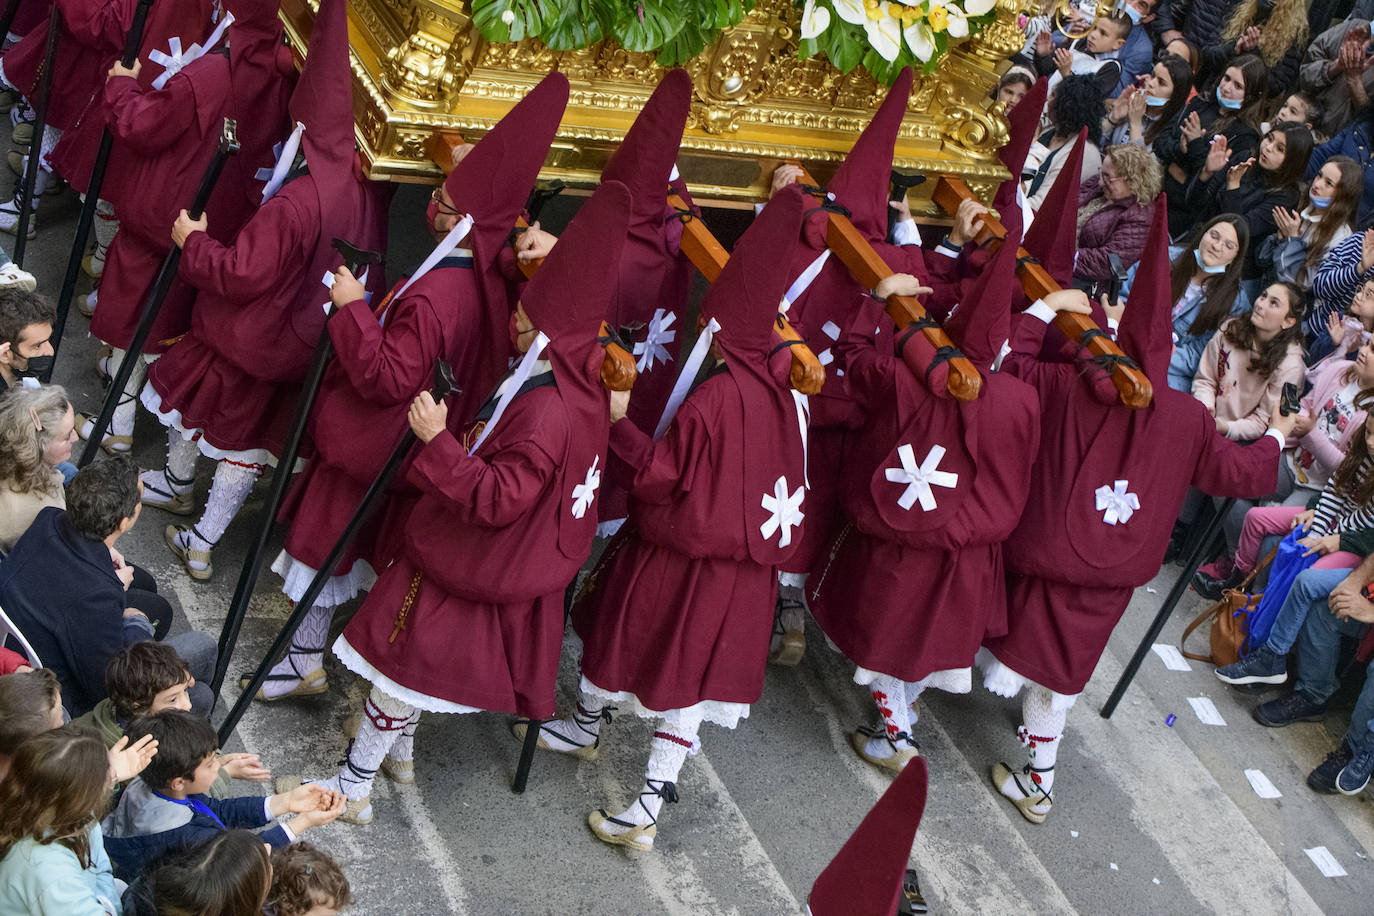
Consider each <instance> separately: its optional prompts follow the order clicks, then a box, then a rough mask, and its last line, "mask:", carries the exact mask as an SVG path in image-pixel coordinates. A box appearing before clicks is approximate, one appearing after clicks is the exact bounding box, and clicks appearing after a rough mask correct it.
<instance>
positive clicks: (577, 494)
mask: <svg viewBox="0 0 1374 916" xmlns="http://www.w3.org/2000/svg"><path fill="white" fill-rule="evenodd" d="M600 461H601V456H600V455H597V456H596V457H595V458H593V459H592V466H591V467H589V468H587V476H586V478H585V479H584V480H583V481H582V482H581V483H579V484H578V485H577V486H575V487H573V491H572V500H573V504H572V514H573V518H581V517H582V516H584V515H586V514H587V507H588V506H590V505H591V504H592V500H594V499H596V488H597V487H599V486H601V471H599V470H598V469H597V467H596V466H597V464H599V463H600Z"/></svg>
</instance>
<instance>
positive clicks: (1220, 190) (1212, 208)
mask: <svg viewBox="0 0 1374 916" xmlns="http://www.w3.org/2000/svg"><path fill="white" fill-rule="evenodd" d="M1311 155H1312V132H1311V131H1310V130H1308V129H1307V128H1306V127H1303V126H1302V125H1300V124H1275V125H1274V126H1273V127H1272V128H1270V129H1269V132H1268V133H1266V134H1265V135H1264V139H1263V140H1261V141H1260V145H1259V149H1258V150H1257V151H1256V154H1255V155H1254V156H1252V157H1250V158H1248V159H1241V160H1239V161H1237V160H1236V158H1235V157H1234V155H1233V154H1232V152H1231V150H1230V149H1229V148H1228V146H1227V142H1226V138H1225V137H1224V136H1223V137H1219V138H1217V139H1215V140H1213V141H1212V148H1211V149H1210V150H1209V151H1208V153H1207V160H1206V163H1205V164H1204V165H1203V168H1202V171H1201V172H1199V173H1198V174H1197V176H1196V177H1195V178H1194V179H1193V182H1192V184H1190V185H1189V186H1188V194H1187V197H1186V198H1185V203H1186V205H1187V206H1188V209H1189V210H1191V211H1192V212H1193V213H1194V214H1196V216H1202V217H1206V216H1210V215H1212V214H1214V213H1239V214H1242V215H1243V216H1244V217H1245V221H1246V224H1247V226H1248V228H1249V229H1250V247H1249V250H1248V251H1247V252H1246V257H1245V264H1244V267H1243V269H1242V271H1241V279H1242V282H1245V283H1246V284H1247V285H1246V292H1247V294H1251V295H1253V294H1254V293H1255V292H1256V291H1257V290H1258V287H1259V286H1260V279H1261V277H1262V276H1263V273H1264V271H1263V270H1262V269H1261V267H1260V264H1259V262H1258V260H1257V258H1256V253H1257V252H1258V249H1259V247H1260V246H1261V245H1263V244H1264V242H1265V240H1266V239H1268V238H1269V236H1271V235H1273V234H1274V232H1275V230H1276V228H1277V224H1276V222H1275V217H1274V210H1275V208H1278V207H1283V208H1291V207H1293V206H1294V205H1295V204H1296V203H1297V202H1298V201H1299V200H1300V199H1301V197H1302V193H1303V188H1302V183H1303V178H1302V176H1303V172H1304V171H1305V170H1306V168H1307V160H1308V157H1310V156H1311ZM1227 162H1230V163H1232V164H1231V165H1230V166H1229V167H1227ZM1196 216H1195V218H1196Z"/></svg>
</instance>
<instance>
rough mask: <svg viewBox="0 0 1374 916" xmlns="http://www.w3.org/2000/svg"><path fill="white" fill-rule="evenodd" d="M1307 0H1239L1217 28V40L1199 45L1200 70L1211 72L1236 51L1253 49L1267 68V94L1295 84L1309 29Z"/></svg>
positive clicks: (1224, 62)
mask: <svg viewBox="0 0 1374 916" xmlns="http://www.w3.org/2000/svg"><path fill="white" fill-rule="evenodd" d="M1308 5H1309V4H1308V2H1307V0H1240V2H1239V3H1237V4H1236V5H1235V7H1234V8H1233V9H1232V10H1231V16H1230V18H1229V19H1227V20H1226V25H1225V27H1223V28H1222V30H1221V39H1222V40H1221V41H1220V42H1218V43H1216V44H1212V45H1207V46H1204V47H1203V48H1202V69H1203V72H1204V73H1207V72H1215V71H1218V70H1220V69H1221V68H1222V67H1224V66H1225V65H1226V62H1227V61H1229V60H1231V59H1232V58H1233V57H1235V56H1236V55H1237V54H1245V53H1247V52H1253V53H1255V54H1257V55H1259V57H1260V59H1261V60H1263V61H1264V66H1265V67H1267V68H1268V70H1269V94H1270V95H1271V96H1274V95H1282V94H1283V93H1285V92H1287V91H1288V90H1289V89H1294V88H1296V87H1297V84H1298V67H1299V66H1300V65H1301V63H1302V55H1303V51H1304V50H1305V49H1306V45H1307V35H1308V31H1309V27H1308V20H1307V7H1308Z"/></svg>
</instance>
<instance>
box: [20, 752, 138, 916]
mask: <svg viewBox="0 0 1374 916" xmlns="http://www.w3.org/2000/svg"><path fill="white" fill-rule="evenodd" d="M111 785H112V782H111V766H110V760H109V757H108V755H107V753H106V751H105V743H104V742H103V741H101V740H100V737H99V736H98V735H97V734H96V733H95V732H94V731H91V730H89V729H84V728H78V727H76V726H74V725H64V726H62V727H61V728H58V729H54V730H52V731H48V732H43V733H41V734H38V735H34V736H33V737H32V738H29V739H27V740H26V741H25V742H24V743H23V744H21V745H20V746H19V750H18V751H17V752H16V753H15V755H14V761H13V763H12V764H11V765H10V772H9V775H7V776H6V777H5V779H4V780H3V781H0V913H29V914H36V916H103V914H119V913H120V912H121V909H122V908H121V907H120V904H119V895H118V893H117V892H116V890H115V883H114V874H113V873H112V872H111V870H110V860H109V857H108V856H106V855H105V845H104V843H103V841H102V839H101V834H100V816H101V815H102V814H103V813H104V812H105V809H106V806H107V805H108V802H109V795H110V787H111Z"/></svg>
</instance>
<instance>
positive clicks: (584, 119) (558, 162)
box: [282, 0, 1029, 216]
mask: <svg viewBox="0 0 1374 916" xmlns="http://www.w3.org/2000/svg"><path fill="white" fill-rule="evenodd" d="M1028 3H1029V0H998V4H997V20H996V21H995V22H993V23H991V24H989V25H988V26H987V27H985V28H984V29H983V31H982V32H981V33H980V34H979V35H978V36H976V37H975V38H973V39H972V40H970V41H968V42H966V43H965V44H964V46H963V47H961V48H958V49H956V50H954V51H951V52H950V53H949V54H947V55H946V56H945V57H944V58H943V59H942V60H941V61H940V63H939V66H938V67H937V68H936V70H935V72H934V73H933V74H931V75H930V76H918V77H917V79H916V84H915V86H914V88H913V91H912V95H911V101H910V103H909V106H908V113H907V116H906V119H905V120H904V121H903V123H902V130H901V134H900V136H899V137H898V140H897V149H896V156H895V161H894V165H895V166H896V167H897V168H899V169H902V170H903V171H913V172H921V173H924V174H927V175H930V176H935V175H942V174H952V175H957V176H959V177H960V178H962V179H963V180H964V181H965V182H966V183H967V184H968V185H969V187H971V188H972V189H973V191H974V192H975V193H976V194H978V196H979V197H981V198H983V199H984V200H987V199H990V198H991V196H992V192H993V190H994V189H995V187H996V186H997V184H998V183H999V182H1001V181H1002V180H1003V179H1004V178H1006V177H1007V172H1006V170H1005V169H1004V168H1003V167H1002V164H1001V162H1000V161H998V159H997V150H998V148H999V147H1001V146H1002V144H1003V143H1005V142H1006V139H1007V123H1006V118H1005V113H1004V111H1003V109H1002V106H1001V105H1000V104H997V103H994V102H993V101H992V99H991V95H992V89H993V87H994V86H996V84H997V78H998V72H999V70H1001V69H1004V68H1005V66H1006V65H1005V61H1006V59H1007V57H1008V56H1009V55H1010V54H1012V53H1014V52H1015V51H1017V50H1019V49H1020V48H1021V46H1022V44H1023V43H1024V41H1025V36H1024V34H1023V33H1022V31H1021V29H1019V28H1018V27H1017V25H1016V21H1017V17H1018V15H1019V14H1020V13H1021V12H1022V10H1023V9H1024V8H1025V7H1026V6H1027V4H1028ZM316 9H318V0H283V3H282V19H283V21H284V23H285V25H286V32H287V37H288V39H289V40H290V41H291V43H292V45H293V46H294V47H295V48H296V49H297V52H298V54H301V53H304V48H305V44H306V39H307V37H308V36H309V33H310V23H311V22H312V20H313V18H314V15H315V10H316ZM800 15H801V11H800V10H799V9H798V8H797V7H796V6H795V5H794V4H793V3H792V2H791V0H757V3H756V5H755V7H754V9H753V11H752V12H750V13H749V14H748V15H747V16H746V17H745V19H744V21H743V22H741V23H740V24H739V25H738V26H736V27H734V28H732V29H727V30H726V31H724V32H722V33H721V34H720V36H719V38H718V39H717V40H716V42H715V43H714V44H712V45H710V46H708V47H707V48H706V49H705V50H704V51H702V53H701V54H699V55H698V56H697V57H696V58H694V59H693V60H692V61H690V62H689V63H688V65H687V70H688V71H689V72H690V73H691V75H692V79H693V81H694V83H695V85H696V89H695V94H694V97H693V102H692V113H691V116H690V118H689V120H688V124H687V132H686V134H685V136H684V137H683V141H682V152H681V154H680V155H679V158H678V168H679V169H680V171H681V173H682V175H683V177H684V178H686V179H687V182H688V186H689V187H690V188H691V191H692V193H693V195H694V196H695V197H696V199H697V200H698V201H700V202H702V203H710V204H713V205H716V206H746V205H748V204H749V203H751V202H753V201H757V200H761V199H763V198H764V197H766V196H767V192H768V185H769V181H770V178H771V176H772V173H773V170H774V169H775V168H776V167H777V166H778V165H779V164H781V163H783V162H785V161H787V160H791V159H796V160H800V161H801V162H802V163H803V164H804V165H805V166H806V167H807V169H808V170H809V171H811V173H812V174H813V175H815V176H816V177H817V179H818V180H821V181H824V180H827V179H828V178H829V176H830V174H831V173H832V172H833V171H834V169H835V167H836V166H837V165H838V163H839V162H840V161H841V160H842V159H843V157H844V155H845V153H846V152H847V151H848V150H849V148H850V146H851V145H853V142H854V139H855V138H856V137H857V136H858V133H859V131H860V130H862V129H863V127H864V125H866V124H867V123H868V121H869V119H870V117H871V116H872V114H873V112H874V111H876V110H877V107H878V103H879V102H881V101H882V99H883V96H884V94H885V92H886V87H883V86H880V85H878V84H877V83H876V82H875V81H874V80H873V79H872V77H870V76H869V75H868V74H867V73H866V72H864V71H863V70H862V69H856V70H854V71H853V72H851V73H848V74H843V73H840V72H839V71H838V70H836V69H835V68H834V67H832V66H830V65H829V63H827V62H826V61H824V60H818V59H812V60H799V59H798V58H797V28H798V24H799V21H800ZM348 24H349V39H350V43H351V44H352V49H353V54H352V67H353V81H354V88H355V92H354V101H353V104H354V120H355V124H356V131H357V136H358V143H359V147H360V149H361V150H362V152H363V156H364V158H365V159H366V161H367V164H368V167H369V170H370V174H371V177H373V178H375V179H393V180H397V181H416V182H433V181H437V180H438V178H439V177H440V174H441V173H440V171H439V169H438V167H437V166H436V165H435V164H434V162H433V161H432V160H431V158H430V149H431V142H432V140H433V138H434V136H435V135H436V134H438V133H456V134H460V135H461V136H463V137H464V138H465V139H467V140H469V141H472V140H476V139H477V138H479V137H480V136H481V135H482V134H483V133H485V132H486V131H487V130H489V129H490V128H491V127H492V125H494V124H495V123H496V122H497V121H498V120H500V118H501V117H502V116H503V115H504V114H505V113H506V112H507V111H508V110H510V108H511V106H512V105H514V104H515V102H516V101H517V100H519V99H520V98H522V97H523V96H524V94H525V93H526V92H528V91H529V89H530V88H531V87H533V86H534V85H535V84H536V83H537V82H538V81H539V79H540V78H541V77H542V76H543V75H544V74H546V73H548V72H549V71H551V70H561V71H562V72H563V73H565V74H566V75H567V77H568V80H569V82H570V84H571V87H572V91H571V97H570V99H569V103H568V108H567V112H566V113H565V114H564V116H563V123H562V125H561V126H560V128H559V131H558V138H557V139H556V140H555V141H554V145H553V148H552V149H551V150H550V151H549V156H548V159H547V161H546V163H545V166H544V169H543V171H542V173H541V175H542V176H543V177H545V178H559V179H562V180H563V181H564V182H565V183H566V184H567V185H568V186H569V187H571V188H575V189H589V188H591V187H594V186H595V185H596V181H597V176H598V175H599V174H600V172H601V167H602V166H603V165H604V164H605V162H606V159H607V158H608V157H609V155H610V154H611V152H612V151H613V150H614V149H615V148H616V146H617V144H618V143H619V142H620V140H621V138H623V137H624V135H625V132H626V131H627V130H628V129H629V127H630V125H631V123H633V121H634V118H635V115H636V114H637V113H638V112H639V110H640V108H641V107H642V106H643V104H644V102H645V100H646V99H648V97H649V94H650V93H651V92H652V91H653V89H654V87H655V86H656V85H657V84H658V81H659V79H660V78H661V77H662V75H663V73H664V69H663V68H662V67H661V66H659V65H658V64H657V63H656V62H655V61H654V56H653V55H652V54H648V53H635V52H630V51H626V50H624V49H623V48H621V47H620V46H619V45H617V44H616V43H615V42H614V41H604V42H601V43H599V44H596V45H593V46H591V47H589V48H585V49H582V50H576V51H551V50H549V49H548V48H547V47H545V46H544V45H543V43H541V42H539V41H538V40H528V41H522V42H518V43H512V44H500V43H494V42H488V41H487V40H485V39H484V38H483V37H482V35H481V33H480V32H479V31H478V30H477V28H476V26H474V25H473V23H472V20H471V17H470V16H469V14H468V3H467V0H350V3H349V10H348ZM933 186H934V182H933V181H928V182H926V183H925V184H923V185H918V186H917V187H915V188H914V189H913V190H912V193H911V202H912V207H913V210H915V211H917V212H919V213H924V214H925V215H927V216H936V215H938V214H939V212H940V211H939V208H937V207H935V206H934V205H933V204H932V203H931V202H930V192H931V190H932V188H933Z"/></svg>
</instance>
